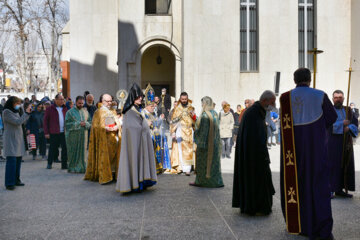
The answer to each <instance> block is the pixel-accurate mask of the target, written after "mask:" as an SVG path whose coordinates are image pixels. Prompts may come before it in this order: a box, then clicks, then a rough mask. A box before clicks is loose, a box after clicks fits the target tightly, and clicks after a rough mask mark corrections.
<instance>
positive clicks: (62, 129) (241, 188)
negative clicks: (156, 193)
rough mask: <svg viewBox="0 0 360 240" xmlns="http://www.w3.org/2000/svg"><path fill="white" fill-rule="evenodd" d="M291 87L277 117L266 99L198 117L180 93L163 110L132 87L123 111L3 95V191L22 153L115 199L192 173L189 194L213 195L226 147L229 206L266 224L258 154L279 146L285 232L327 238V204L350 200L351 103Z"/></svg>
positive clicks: (299, 75)
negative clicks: (207, 191) (166, 177)
mask: <svg viewBox="0 0 360 240" xmlns="http://www.w3.org/2000/svg"><path fill="white" fill-rule="evenodd" d="M294 81H295V84H296V87H295V88H294V89H293V90H291V91H289V92H286V93H284V94H282V96H281V98H280V109H281V111H280V110H279V109H276V104H275V102H276V95H275V94H274V93H273V92H272V91H269V90H267V91H264V92H263V93H262V95H261V96H260V98H259V100H258V101H254V100H253V99H246V100H245V104H244V108H243V107H242V106H241V105H237V106H236V111H233V110H232V109H231V106H230V104H229V103H228V102H226V101H224V102H222V103H221V109H222V110H221V111H220V112H219V113H217V112H216V111H215V103H214V102H213V100H212V98H211V97H208V96H205V97H203V98H202V99H201V105H202V109H201V112H200V114H199V115H198V116H197V115H196V113H195V108H194V107H193V105H192V101H191V100H190V99H189V96H188V94H187V93H186V92H182V93H181V95H180V98H179V100H178V101H175V102H174V104H173V108H171V107H172V102H171V98H170V96H169V95H168V94H167V93H166V89H163V90H162V92H161V96H156V95H155V91H154V89H153V88H152V87H151V85H150V84H149V85H148V86H147V88H146V89H145V91H143V90H142V89H141V88H140V87H139V86H138V85H137V84H136V83H134V84H133V85H132V86H131V88H130V90H129V91H128V97H127V99H126V102H125V104H124V105H123V106H122V105H121V106H120V105H119V102H117V100H116V99H115V98H114V97H112V96H111V95H110V94H103V95H101V96H100V99H99V102H98V103H96V104H95V102H94V96H93V95H92V94H90V93H89V92H88V91H87V92H85V93H84V95H81V96H77V97H76V99H75V101H74V102H73V101H72V100H71V99H70V98H67V99H65V98H64V96H62V95H61V94H57V95H56V96H55V98H54V99H53V100H50V99H49V98H47V97H45V98H43V99H41V100H40V101H38V100H37V99H36V97H35V96H32V98H31V100H30V99H27V98H26V99H24V100H21V99H19V98H17V97H15V96H9V97H8V99H7V100H5V99H3V100H2V101H1V107H0V111H1V121H0V123H1V125H0V128H2V130H3V132H2V133H3V136H2V143H3V153H2V154H3V156H4V157H5V158H6V170H5V187H6V188H7V189H8V190H14V189H15V187H17V186H24V183H23V182H22V181H21V179H20V169H21V162H22V157H23V156H24V155H25V151H26V150H29V152H31V154H32V157H33V160H34V161H35V160H36V159H37V154H39V155H40V156H41V159H42V160H47V165H46V168H47V169H52V166H53V163H54V162H55V163H56V162H59V163H60V162H61V169H67V171H68V172H69V173H81V174H84V179H85V180H89V181H96V182H98V183H100V184H110V183H112V182H116V187H115V189H116V191H118V192H120V193H122V194H128V193H131V192H141V191H143V190H145V189H146V188H148V187H151V186H154V185H155V184H156V183H157V181H158V175H159V174H163V173H165V174H166V173H168V174H185V175H186V176H190V175H191V173H192V172H194V173H195V174H196V178H195V181H194V182H190V183H189V185H190V186H196V187H210V188H218V187H223V186H224V183H223V179H222V175H221V159H222V158H223V159H226V158H231V151H232V148H234V146H235V166H234V182H233V200H232V206H233V207H235V208H240V210H241V213H245V214H249V215H268V214H270V213H271V211H272V203H273V200H272V197H273V195H274V194H275V189H274V186H273V183H272V176H271V169H270V156H269V152H268V149H269V148H270V147H271V146H273V145H276V144H280V145H281V161H280V162H281V172H280V174H281V177H280V179H281V180H280V181H281V183H280V185H281V187H280V190H281V207H282V210H283V215H284V219H285V221H286V225H287V229H288V231H289V232H290V233H295V234H303V235H306V236H309V238H310V239H318V238H320V239H333V237H332V225H333V219H332V213H331V199H332V198H334V197H345V198H350V197H352V195H351V194H350V193H349V192H348V191H355V168H354V154H353V149H352V148H353V139H355V138H356V137H357V135H358V118H359V111H358V110H357V109H356V108H355V104H353V103H352V104H351V105H350V107H349V108H346V107H344V106H343V102H344V94H343V92H342V91H340V90H336V91H334V93H333V95H332V100H333V103H331V102H330V100H329V98H328V96H327V95H326V93H324V92H323V91H321V90H317V89H313V88H310V87H309V86H310V82H311V73H310V71H309V70H308V69H305V68H301V69H298V70H297V71H295V73H294ZM168 134H169V135H168ZM168 136H169V137H168ZM47 144H49V150H48V154H46V151H47ZM59 149H61V151H59ZM170 149H171V151H170ZM46 156H47V157H46ZM59 158H60V159H61V161H59Z"/></svg>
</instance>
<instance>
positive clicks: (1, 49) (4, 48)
mask: <svg viewBox="0 0 360 240" xmlns="http://www.w3.org/2000/svg"><path fill="white" fill-rule="evenodd" d="M10 40H11V31H10V30H8V29H7V24H3V28H2V29H0V68H1V69H2V71H3V72H2V76H1V77H2V81H1V83H0V84H1V92H4V90H5V84H6V73H7V72H8V71H9V70H10V68H11V66H12V64H11V59H10V57H9V56H11V55H10V54H9V50H10V48H11V44H10V43H11V41H10Z"/></svg>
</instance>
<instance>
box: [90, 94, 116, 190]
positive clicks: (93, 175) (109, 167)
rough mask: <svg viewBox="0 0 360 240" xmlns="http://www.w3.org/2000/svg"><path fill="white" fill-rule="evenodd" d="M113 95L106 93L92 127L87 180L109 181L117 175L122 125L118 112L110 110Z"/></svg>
mask: <svg viewBox="0 0 360 240" xmlns="http://www.w3.org/2000/svg"><path fill="white" fill-rule="evenodd" d="M111 104H112V97H111V96H110V95H108V94H104V95H103V96H102V98H101V103H100V104H99V109H98V110H96V112H95V114H94V117H93V121H92V127H91V133H90V144H89V155H88V156H89V157H88V164H87V168H86V173H85V178H84V179H85V180H90V181H99V183H100V184H105V183H109V182H111V181H113V180H114V178H116V176H117V174H116V173H117V169H118V164H119V157H120V149H121V131H120V130H121V126H120V121H119V119H118V117H117V116H116V112H115V111H112V110H110V107H111Z"/></svg>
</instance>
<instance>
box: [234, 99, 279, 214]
mask: <svg viewBox="0 0 360 240" xmlns="http://www.w3.org/2000/svg"><path fill="white" fill-rule="evenodd" d="M265 115H266V111H265V109H264V108H263V107H262V106H261V105H260V103H259V102H255V103H254V105H253V106H251V107H250V108H249V109H247V110H246V112H245V113H244V116H243V118H242V120H241V123H240V127H239V132H238V137H237V141H236V152H235V167H234V184H233V200H232V206H233V207H234V208H240V210H241V213H246V214H250V215H254V214H256V213H262V214H269V213H271V207H272V203H273V201H272V196H273V195H274V194H275V189H274V186H273V183H272V177H271V170H270V166H269V165H270V158H269V152H268V149H267V144H266V139H267V132H266V125H265Z"/></svg>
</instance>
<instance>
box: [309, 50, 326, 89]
mask: <svg viewBox="0 0 360 240" xmlns="http://www.w3.org/2000/svg"><path fill="white" fill-rule="evenodd" d="M323 52H324V51H322V50H318V49H317V48H314V49H313V50H309V51H308V53H310V54H313V55H314V81H313V88H316V60H317V55H318V54H320V53H323ZM305 57H306V56H305Z"/></svg>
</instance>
